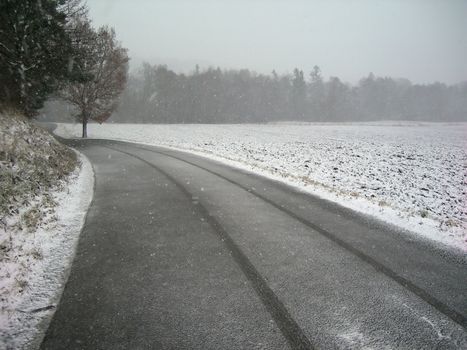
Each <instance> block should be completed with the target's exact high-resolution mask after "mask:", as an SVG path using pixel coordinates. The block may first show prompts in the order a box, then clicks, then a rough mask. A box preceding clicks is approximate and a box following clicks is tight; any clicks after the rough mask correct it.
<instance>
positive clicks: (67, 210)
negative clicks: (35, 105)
mask: <svg viewBox="0 0 467 350" xmlns="http://www.w3.org/2000/svg"><path fill="white" fill-rule="evenodd" d="M78 157H79V160H80V161H81V164H82V165H81V169H80V170H79V169H78V170H77V171H75V173H74V174H72V175H71V176H70V182H69V185H68V186H66V188H65V189H64V190H62V191H58V192H54V193H52V197H53V199H54V200H55V201H56V202H57V203H59V205H58V206H57V207H55V208H52V210H51V211H50V215H53V216H54V220H47V219H46V220H44V221H45V222H46V224H45V225H43V226H41V227H39V228H38V229H37V230H36V231H34V232H6V231H5V230H3V229H0V241H3V240H4V239H5V237H8V239H10V240H11V241H10V242H11V245H12V247H14V248H13V249H15V250H18V251H19V252H20V253H19V254H18V258H17V259H16V260H14V261H9V262H8V263H7V264H6V263H4V262H2V264H1V265H0V277H1V280H0V292H1V293H0V295H1V296H2V298H1V300H0V348H2V349H23V348H36V347H38V345H39V343H40V341H41V340H42V336H43V334H44V332H45V330H46V328H47V325H48V322H49V321H50V319H51V317H52V315H53V312H54V310H55V306H56V305H57V303H58V300H59V298H60V295H61V292H62V290H63V288H64V284H65V282H66V278H67V276H68V270H69V268H70V266H71V262H72V260H73V256H74V252H75V248H76V245H77V242H78V238H79V234H80V232H81V228H82V226H83V224H84V219H85V216H86V212H87V209H88V207H89V205H90V202H91V199H92V195H93V186H94V175H93V171H92V166H91V164H90V162H89V161H88V160H87V158H86V157H85V156H83V155H81V154H78ZM38 202H40V201H38ZM19 217H20V214H19V215H18V216H17V217H16V220H19ZM12 220H15V218H13V219H12ZM31 250H34V252H35V253H33V254H31ZM21 252H24V253H21ZM21 281H24V282H27V284H24V286H23V287H22V288H18V283H22V282H21Z"/></svg>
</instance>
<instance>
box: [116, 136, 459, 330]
mask: <svg viewBox="0 0 467 350" xmlns="http://www.w3.org/2000/svg"><path fill="white" fill-rule="evenodd" d="M122 143H123V144H125V145H127V146H129V147H133V148H136V149H140V150H143V151H146V152H152V153H157V154H160V155H164V156H166V157H170V158H173V159H176V160H178V161H181V162H184V163H187V164H190V165H192V166H194V167H197V168H199V169H202V170H204V171H206V172H208V173H210V174H212V175H215V176H218V177H219V178H221V179H223V180H225V181H227V182H229V183H231V184H233V185H235V186H238V187H240V188H241V189H243V190H245V191H247V192H248V193H251V194H253V195H254V196H256V197H258V198H259V199H261V200H263V201H265V202H266V203H268V204H270V205H271V206H273V207H274V208H276V209H278V210H280V211H282V212H283V213H285V214H287V215H289V216H290V217H292V218H294V219H295V220H297V221H299V222H300V223H302V224H303V225H305V226H307V227H309V228H311V229H312V230H314V231H316V232H318V233H319V234H321V235H322V236H324V237H326V238H327V239H329V240H331V241H332V242H334V243H335V244H337V245H338V246H340V247H342V248H343V249H345V250H346V251H348V252H350V253H351V254H353V255H354V256H356V257H358V258H359V259H361V260H362V261H364V262H366V263H367V264H369V265H371V266H372V267H373V268H374V269H375V270H376V271H378V272H380V273H382V274H384V275H385V276H386V277H389V278H390V279H392V280H394V281H395V282H396V283H398V284H399V285H400V286H402V287H403V288H405V289H407V290H409V291H410V292H412V293H413V294H415V295H416V296H418V297H419V298H420V299H422V300H423V301H425V302H426V303H428V304H430V305H431V306H432V307H434V308H435V309H436V310H438V311H439V312H441V313H442V314H444V315H445V316H446V317H448V318H450V319H451V320H452V321H454V322H455V323H457V324H458V325H460V326H461V327H462V328H464V329H466V330H467V318H466V317H465V316H464V315H462V314H461V313H459V312H457V311H456V310H454V309H453V308H451V307H450V306H448V305H446V304H445V303H443V302H442V301H440V300H438V299H436V298H435V297H433V296H432V295H431V294H430V293H428V292H427V291H426V290H424V289H423V288H420V287H418V286H417V285H416V284H414V283H413V282H412V281H410V280H408V279H406V278H405V277H403V276H401V275H399V274H398V273H397V272H395V271H393V270H392V269H390V268H389V267H387V266H385V265H384V264H382V263H380V262H379V261H377V260H376V259H374V258H372V257H371V256H369V255H367V254H365V252H363V251H361V250H359V249H358V248H355V247H354V246H352V245H351V244H349V243H347V242H346V241H344V240H343V239H341V238H339V237H337V235H335V234H333V233H331V232H329V231H327V230H325V229H323V228H321V227H319V226H318V225H316V224H314V223H313V222H311V221H309V220H307V219H305V218H303V217H301V216H299V215H297V214H295V213H294V212H293V211H291V210H289V209H287V208H285V207H284V206H282V205H280V204H277V203H276V202H274V201H272V200H271V199H269V198H267V197H265V196H263V195H262V194H260V193H258V192H257V191H255V190H253V189H251V188H248V187H246V186H244V185H242V184H240V183H238V182H236V181H234V180H232V179H229V178H227V177H225V176H224V175H222V174H219V173H217V172H215V171H212V170H210V169H207V168H205V167H202V166H200V165H198V164H196V163H193V162H190V161H188V160H186V159H182V158H179V157H176V156H174V155H171V154H167V153H165V152H161V151H156V150H154V149H149V148H146V147H141V146H137V145H135V144H132V143H126V142H122ZM133 156H134V155H133ZM144 161H145V162H147V161H146V160H144ZM148 163H149V162H148ZM149 164H151V163H149ZM234 244H235V243H234Z"/></svg>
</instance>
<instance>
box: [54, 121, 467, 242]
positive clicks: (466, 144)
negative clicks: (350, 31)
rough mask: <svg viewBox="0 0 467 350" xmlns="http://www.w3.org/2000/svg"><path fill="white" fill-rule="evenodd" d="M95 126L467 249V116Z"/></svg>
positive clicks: (67, 127)
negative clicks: (454, 120) (438, 120)
mask: <svg viewBox="0 0 467 350" xmlns="http://www.w3.org/2000/svg"><path fill="white" fill-rule="evenodd" d="M57 133H58V134H59V135H61V136H64V137H77V136H79V135H80V126H79V125H72V124H59V127H58V128H57ZM89 134H90V136H91V137H95V138H107V139H116V140H126V141H132V142H139V143H144V144H152V145H160V146H166V147H171V148H177V149H182V150H186V151H190V152H193V153H197V154H201V155H204V156H207V157H210V158H214V159H216V160H220V161H223V162H226V163H229V164H231V165H234V166H237V167H241V168H244V169H248V170H250V171H254V172H257V173H260V174H262V175H265V176H268V177H270V178H273V179H276V180H281V181H284V182H286V183H288V184H290V185H293V186H296V187H298V188H300V189H302V190H304V191H307V192H311V193H314V194H317V195H319V196H321V197H323V198H326V199H328V200H332V201H335V202H338V203H340V204H342V205H344V206H347V207H349V208H352V209H355V210H358V211H361V212H364V213H367V214H370V215H373V216H375V217H378V218H379V219H382V220H385V221H388V222H390V223H392V224H396V225H399V226H400V227H402V228H405V229H408V230H410V231H412V232H414V233H416V234H419V235H423V236H424V237H428V238H429V239H431V240H434V241H437V242H441V243H443V244H447V245H448V246H451V247H455V248H458V249H461V250H463V251H467V242H466V240H467V233H466V232H467V209H466V190H467V189H466V184H467V173H466V169H467V124H464V123H459V124H435V123H413V122H380V123H349V124H310V123H277V124H265V125H251V124H250V125H244V124H243V125H148V124H144V125H138V124H105V125H97V124H91V125H90V126H89Z"/></svg>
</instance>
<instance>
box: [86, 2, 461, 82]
mask: <svg viewBox="0 0 467 350" xmlns="http://www.w3.org/2000/svg"><path fill="white" fill-rule="evenodd" d="M87 3H88V5H89V7H90V14H91V17H92V19H93V20H94V23H95V24H96V25H102V24H109V25H111V26H113V27H115V29H116V31H117V36H118V38H119V39H120V40H121V41H122V43H123V45H124V46H126V47H128V48H129V50H130V56H131V58H132V60H133V63H139V62H141V61H142V60H145V61H148V62H151V63H166V64H168V66H169V67H170V68H173V69H175V70H179V71H180V70H182V71H189V70H192V69H193V67H194V65H195V64H196V63H199V64H200V66H201V67H206V66H207V65H213V66H220V67H221V68H249V69H252V70H255V71H257V72H260V73H270V72H271V71H272V70H273V69H276V71H277V72H278V73H286V72H291V71H292V70H293V68H294V67H299V68H301V69H303V70H304V71H305V72H306V74H307V75H308V73H309V71H310V70H311V68H312V67H313V66H314V65H315V64H317V65H319V66H320V67H321V69H322V70H323V73H324V75H325V76H326V77H328V76H329V75H333V76H338V77H340V78H341V79H342V80H344V81H348V82H352V83H355V82H356V81H358V79H360V78H361V77H363V76H366V75H367V74H368V73H369V72H373V73H375V74H376V75H378V76H392V77H406V78H409V79H410V80H412V81H413V82H415V83H428V82H434V81H441V82H446V83H457V82H459V81H465V80H467V21H466V18H467V0H464V1H463V0H459V1H457V0H384V1H383V0H341V1H337V0H336V1H329V0H327V1H325V0H318V1H311V0H304V1H298V0H288V1H281V0H229V1H228V0H217V1H216V0H199V1H195V0H191V1H189V0H158V1H157V0H88V1H87Z"/></svg>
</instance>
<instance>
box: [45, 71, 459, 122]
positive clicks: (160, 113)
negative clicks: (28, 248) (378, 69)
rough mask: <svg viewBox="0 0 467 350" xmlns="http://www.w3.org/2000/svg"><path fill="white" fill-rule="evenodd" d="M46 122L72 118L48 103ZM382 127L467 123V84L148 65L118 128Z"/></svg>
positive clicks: (118, 114)
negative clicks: (387, 123) (388, 123)
mask: <svg viewBox="0 0 467 350" xmlns="http://www.w3.org/2000/svg"><path fill="white" fill-rule="evenodd" d="M42 114H43V118H44V117H45V118H47V119H53V120H64V116H67V115H68V116H69V115H72V114H73V111H72V110H70V108H69V107H68V106H67V105H65V104H63V103H61V102H57V101H54V102H49V103H48V104H47V106H46V108H45V109H44V110H43V111H42ZM377 120H414V121H436V122H453V121H467V82H463V83H460V84H456V85H451V86H449V85H446V84H443V83H438V82H437V83H433V84H412V83H411V82H410V81H409V80H407V79H394V78H390V77H376V76H375V75H374V74H372V73H370V74H369V75H368V76H367V77H365V78H362V79H361V80H360V81H359V82H358V84H356V85H350V84H347V83H344V82H342V81H341V80H340V79H339V78H337V77H330V78H329V79H327V80H325V79H324V78H323V76H322V73H321V70H320V68H319V67H318V66H315V67H314V68H313V70H312V71H311V72H309V73H308V74H306V73H304V72H303V71H302V70H299V69H295V70H294V71H293V73H292V74H285V75H278V74H277V73H276V72H275V71H273V72H272V73H271V74H270V75H264V74H257V73H255V72H252V71H249V70H247V69H242V70H221V69H220V68H208V69H205V70H200V69H199V67H198V66H196V68H195V69H194V70H193V72H191V73H190V74H183V73H176V72H174V71H172V70H170V69H169V68H168V67H167V66H164V65H154V66H152V65H150V64H148V63H144V64H143V65H142V67H141V68H140V69H139V70H138V71H137V72H136V73H133V74H132V75H131V76H130V77H129V79H128V83H127V86H126V89H125V90H124V92H123V94H122V96H121V98H120V105H119V107H118V109H117V110H116V111H115V112H114V114H113V115H112V118H111V119H110V121H112V122H129V123H263V122H273V121H307V122H346V121H377Z"/></svg>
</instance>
